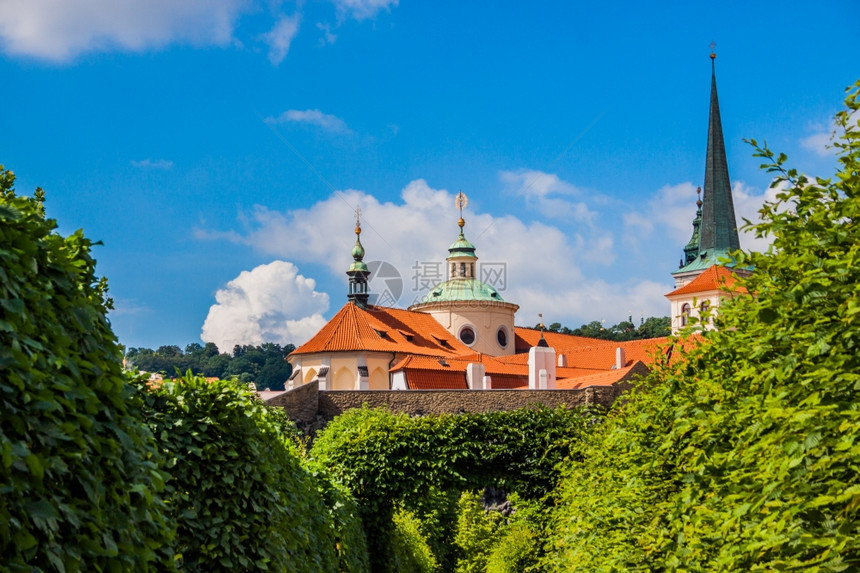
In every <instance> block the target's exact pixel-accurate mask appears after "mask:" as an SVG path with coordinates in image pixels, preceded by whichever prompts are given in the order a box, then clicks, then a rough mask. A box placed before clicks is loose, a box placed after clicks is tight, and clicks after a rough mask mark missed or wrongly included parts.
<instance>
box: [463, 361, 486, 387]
mask: <svg viewBox="0 0 860 573" xmlns="http://www.w3.org/2000/svg"><path fill="white" fill-rule="evenodd" d="M466 384H468V386H469V390H483V389H484V365H483V364H480V363H475V362H471V363H469V364H468V365H467V366H466Z"/></svg>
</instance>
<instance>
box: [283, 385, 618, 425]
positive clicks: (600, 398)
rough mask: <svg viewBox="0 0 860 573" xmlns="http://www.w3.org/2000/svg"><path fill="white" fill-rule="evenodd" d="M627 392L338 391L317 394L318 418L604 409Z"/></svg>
mask: <svg viewBox="0 0 860 573" xmlns="http://www.w3.org/2000/svg"><path fill="white" fill-rule="evenodd" d="M627 388H629V385H628V384H615V385H613V386H592V387H590V388H584V389H582V390H403V391H383V390H371V391H363V392H362V391H357V390H341V391H331V392H320V393H319V415H320V416H321V417H323V418H325V419H326V420H331V419H333V418H334V417H335V416H337V415H338V414H341V413H343V412H345V411H346V410H350V409H352V408H361V407H362V406H363V405H364V404H367V405H368V406H369V407H371V408H378V407H382V406H384V407H388V408H389V409H390V410H392V411H393V412H403V413H406V414H409V415H412V416H419V415H423V414H463V413H475V412H494V411H498V410H515V409H517V408H524V407H527V406H532V407H534V406H536V405H538V404H543V405H545V406H548V407H550V408H555V407H557V406H561V405H565V406H567V407H569V408H574V407H576V406H583V405H585V404H600V405H601V406H605V407H607V408H608V407H609V406H611V405H612V403H613V402H614V401H615V399H616V398H617V397H618V396H619V395H620V394H621V393H622V392H623V391H624V390H626V389H627ZM290 415H291V416H292V414H290Z"/></svg>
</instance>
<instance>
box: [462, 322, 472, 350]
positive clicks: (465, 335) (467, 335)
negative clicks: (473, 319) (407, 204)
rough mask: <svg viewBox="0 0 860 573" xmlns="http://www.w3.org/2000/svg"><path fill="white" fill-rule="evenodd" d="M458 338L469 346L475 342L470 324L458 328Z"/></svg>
mask: <svg viewBox="0 0 860 573" xmlns="http://www.w3.org/2000/svg"><path fill="white" fill-rule="evenodd" d="M460 340H462V341H463V344H468V345H470V346H471V345H472V344H474V342H475V330H474V329H473V328H472V327H471V326H464V327H463V328H461V329H460Z"/></svg>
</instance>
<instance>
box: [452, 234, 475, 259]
mask: <svg viewBox="0 0 860 573" xmlns="http://www.w3.org/2000/svg"><path fill="white" fill-rule="evenodd" d="M448 252H449V253H450V255H448V256H449V257H458V256H459V257H462V256H464V255H465V256H470V257H475V245H473V244H472V243H470V242H469V241H467V240H466V237H465V236H464V235H463V231H460V236H459V237H457V240H456V241H454V242H453V243H452V244H451V246H450V247H448ZM475 258H477V257H475Z"/></svg>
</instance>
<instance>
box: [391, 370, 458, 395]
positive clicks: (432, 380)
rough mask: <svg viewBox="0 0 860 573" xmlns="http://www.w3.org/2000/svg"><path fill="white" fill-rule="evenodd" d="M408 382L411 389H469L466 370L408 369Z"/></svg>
mask: <svg viewBox="0 0 860 573" xmlns="http://www.w3.org/2000/svg"><path fill="white" fill-rule="evenodd" d="M406 384H407V385H408V386H409V389H410V390H467V389H468V386H467V385H466V373H465V372H456V371H450V372H443V371H437V370H417V369H416V370H408V371H407V372H406Z"/></svg>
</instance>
